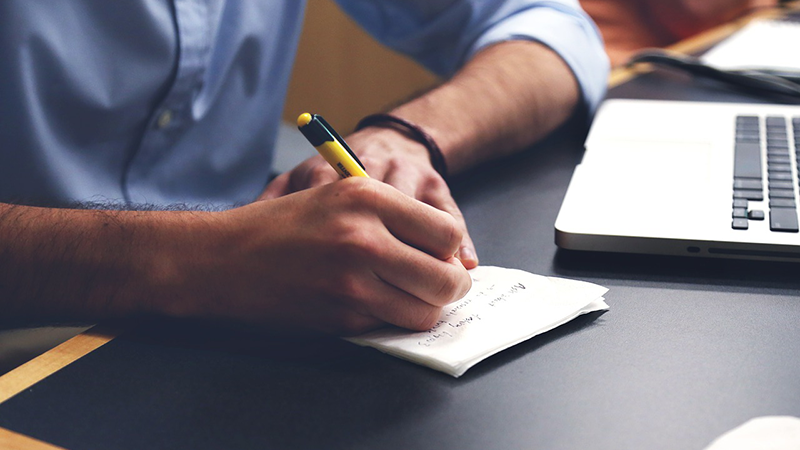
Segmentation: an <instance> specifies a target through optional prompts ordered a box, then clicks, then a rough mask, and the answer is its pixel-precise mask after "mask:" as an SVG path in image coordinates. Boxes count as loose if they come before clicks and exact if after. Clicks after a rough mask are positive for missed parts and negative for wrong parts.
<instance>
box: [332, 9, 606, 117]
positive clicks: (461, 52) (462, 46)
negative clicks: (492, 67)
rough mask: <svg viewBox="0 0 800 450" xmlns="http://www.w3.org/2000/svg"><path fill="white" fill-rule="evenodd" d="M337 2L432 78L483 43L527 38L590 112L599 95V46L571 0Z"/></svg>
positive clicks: (602, 62)
mask: <svg viewBox="0 0 800 450" xmlns="http://www.w3.org/2000/svg"><path fill="white" fill-rule="evenodd" d="M337 1H338V3H339V5H340V6H341V7H342V9H343V10H344V11H345V12H347V13H348V14H350V16H351V17H353V19H355V20H356V21H357V22H358V23H359V24H360V25H361V26H362V27H364V28H365V29H366V30H367V31H368V32H369V33H370V34H372V35H373V36H374V37H375V38H376V39H377V40H378V41H380V42H381V43H383V44H385V45H387V46H389V47H391V48H393V49H395V50H397V51H399V52H401V53H404V54H406V55H408V56H410V57H412V58H414V59H415V60H417V61H418V62H419V63H420V64H422V65H424V66H425V67H427V68H428V69H429V70H431V71H433V72H434V73H436V74H438V75H440V76H450V75H452V74H453V73H454V72H455V71H456V70H458V68H460V67H461V66H462V65H463V64H464V62H466V61H468V60H469V59H470V58H471V57H472V56H473V55H475V54H476V53H477V52H479V51H480V50H481V49H483V48H485V47H487V46H489V45H492V44H495V43H498V42H503V41H509V40H531V41H536V42H540V43H542V44H543V45H546V46H547V47H549V48H551V49H552V50H553V51H555V52H556V53H557V54H558V55H559V56H560V57H561V58H562V59H563V60H564V61H565V62H566V63H567V65H568V66H569V68H570V69H571V70H572V73H573V74H574V75H575V78H576V80H577V81H578V85H579V86H580V91H581V94H582V98H583V101H584V103H585V106H586V107H587V108H588V111H589V112H590V113H593V112H594V111H595V110H596V108H597V106H598V105H599V103H600V101H601V100H602V98H603V96H604V95H605V91H606V83H607V79H608V71H609V64H608V58H607V57H606V54H605V51H604V48H603V41H602V38H601V37H600V33H599V31H598V30H597V28H596V27H595V25H594V23H593V22H592V20H591V19H590V18H589V17H588V16H587V15H586V14H585V13H584V12H583V10H581V8H580V6H579V4H578V1H577V0H337Z"/></svg>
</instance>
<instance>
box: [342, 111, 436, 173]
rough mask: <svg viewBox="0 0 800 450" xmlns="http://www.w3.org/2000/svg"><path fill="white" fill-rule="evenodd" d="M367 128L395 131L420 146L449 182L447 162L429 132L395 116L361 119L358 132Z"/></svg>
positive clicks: (374, 116) (357, 126) (371, 116)
mask: <svg viewBox="0 0 800 450" xmlns="http://www.w3.org/2000/svg"><path fill="white" fill-rule="evenodd" d="M366 127H381V128H386V129H390V130H393V131H395V132H396V133H399V134H401V135H402V136H404V137H405V138H406V139H409V140H412V141H414V142H417V143H418V144H420V145H421V146H422V147H423V148H425V150H426V151H427V153H428V156H429V161H430V164H431V166H432V167H433V168H434V170H436V172H438V173H439V175H441V177H442V178H443V179H445V180H447V162H446V161H445V158H444V154H443V153H442V150H441V148H439V145H438V144H437V143H436V140H435V139H434V138H433V137H432V136H431V135H430V134H428V132H427V131H426V130H425V129H424V128H422V127H421V126H419V125H417V124H416V123H414V122H411V121H409V120H407V119H404V118H402V117H400V116H397V115H395V114H383V113H382V114H372V115H369V116H367V117H364V118H363V119H361V121H360V122H359V123H358V125H356V130H359V129H362V128H366Z"/></svg>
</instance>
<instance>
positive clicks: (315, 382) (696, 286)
mask: <svg viewBox="0 0 800 450" xmlns="http://www.w3.org/2000/svg"><path fill="white" fill-rule="evenodd" d="M684 81H685V79H684V78H683V77H681V76H671V75H670V76H661V75H648V76H645V77H643V78H641V79H638V80H636V81H634V82H632V83H629V84H628V85H625V86H622V87H620V88H617V89H615V90H613V91H612V93H611V95H612V96H627V97H650V98H659V97H670V98H692V99H698V98H703V99H709V98H713V99H715V100H742V101H750V100H752V99H748V98H746V97H738V96H735V95H732V94H727V93H724V92H722V91H717V90H714V89H712V88H703V87H689V86H687V85H686V84H685V83H684ZM582 139H583V136H582V135H581V133H580V132H576V131H575V128H567V129H565V130H562V132H560V133H559V134H558V135H556V136H554V137H553V138H551V139H550V140H548V141H547V142H545V143H543V144H542V145H539V146H537V147H536V148H534V149H532V150H531V151H529V152H527V153H526V154H524V155H520V156H517V157H515V158H512V159H510V160H508V161H504V162H502V163H496V164H492V165H489V166H487V167H484V168H482V169H481V170H479V171H476V172H474V173H471V174H469V175H468V176H465V177H463V178H462V179H459V180H457V181H456V183H455V185H454V192H455V194H456V196H457V200H458V201H459V203H460V205H461V206H462V208H463V211H464V214H465V215H466V218H467V221H468V223H469V224H470V230H471V233H472V236H473V238H474V239H475V242H476V244H477V247H478V250H479V252H480V255H481V257H482V262H483V263H484V264H493V265H501V266H507V267H518V268H521V269H525V270H528V271H531V272H535V273H540V274H547V275H557V276H564V277H574V278H579V279H584V280H588V281H592V282H596V283H599V284H603V285H605V286H607V287H609V288H610V289H611V290H610V292H609V293H608V295H607V301H608V303H609V305H610V306H611V311H610V312H608V313H606V314H603V315H592V316H588V317H582V318H579V319H578V320H576V321H574V322H572V323H570V324H568V325H567V326H564V327H561V328H559V329H557V330H555V331H553V332H550V333H547V334H545V335H543V336H540V337H537V338H534V339H532V340H530V341H528V342H525V343H523V344H521V345H518V346H516V347H514V348H512V349H509V350H507V351H505V352H503V353H501V354H499V355H496V356H494V357H492V358H490V359H488V360H486V361H484V362H483V363H481V364H479V365H478V366H476V367H475V368H473V369H472V370H470V371H469V372H468V373H467V374H466V375H465V376H464V377H462V378H461V379H453V378H450V377H448V376H446V375H443V374H440V373H438V372H433V371H431V370H428V369H425V368H422V367H418V366H415V365H412V364H409V363H406V362H403V361H400V360H397V359H394V358H392V357H389V356H385V355H382V354H380V353H378V352H376V351H374V350H371V349H365V348H360V347H355V346H352V345H349V344H347V343H345V342H342V341H337V340H311V341H305V342H282V341H281V340H280V339H276V338H270V337H263V336H258V337H257V336H250V335H244V334H236V333H232V332H230V331H228V330H219V329H213V328H209V327H202V326H189V325H186V326H184V325H177V324H151V325H149V326H148V327H147V328H146V329H141V328H140V330H139V331H137V332H133V333H129V334H127V335H123V336H122V337H119V338H117V339H115V340H113V341H112V342H110V343H109V344H107V345H105V346H104V347H101V348H100V349H99V350H96V351H95V352H93V353H91V354H89V355H88V356H86V357H84V358H83V359H81V360H78V361H77V362H75V363H73V364H72V365H70V366H68V367H67V368H65V369H63V370H61V371H60V372H58V373H56V374H54V375H52V376H50V377H49V378H47V379H46V380H45V381H43V382H41V383H39V384H37V385H35V386H34V387H33V388H32V389H30V390H27V391H25V392H23V393H22V394H20V395H18V396H16V397H15V398H13V399H11V400H9V401H7V402H6V403H3V404H2V405H0V427H5V428H8V429H10V430H13V431H16V432H20V433H23V434H26V435H30V436H34V437H36V438H39V439H42V440H45V441H49V442H53V443H55V444H59V445H62V446H66V447H69V448H82V449H89V448H136V449H139V448H285V449H298V448H348V449H374V448H388V449H392V448H396V449H408V448H436V449H458V450H466V449H486V448H497V449H531V448H537V449H582V448H592V449H615V450H616V449H701V448H703V447H704V446H705V445H707V444H708V443H709V442H710V441H711V440H712V439H713V438H715V437H716V436H718V435H720V434H721V433H723V432H725V431H726V430H729V429H731V428H733V427H735V426H737V425H739V424H740V423H742V422H744V421H746V420H747V419H750V418H752V417H755V416H761V415H771V414H790V415H795V416H800V383H798V380H800V358H798V357H797V355H798V354H800V295H798V287H800V278H798V277H797V275H796V273H797V271H798V268H799V267H798V266H796V265H786V264H764V263H759V264H753V263H747V262H736V261H712V260H702V259H675V258H662V257H644V256H625V255H611V254H582V253H574V252H566V251H559V250H557V249H556V247H555V245H554V244H553V222H554V220H555V217H556V214H557V212H558V208H559V206H560V202H561V199H562V197H563V195H564V192H565V190H566V187H567V183H568V181H569V178H570V175H571V173H572V169H573V167H574V166H575V164H576V163H577V162H578V161H579V160H580V157H581V143H582ZM799 238H800V237H799Z"/></svg>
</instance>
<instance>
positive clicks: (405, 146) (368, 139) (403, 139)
mask: <svg viewBox="0 0 800 450" xmlns="http://www.w3.org/2000/svg"><path fill="white" fill-rule="evenodd" d="M347 142H349V143H350V144H351V146H352V147H353V149H354V151H355V152H356V153H358V154H359V157H361V156H362V155H365V159H367V160H369V158H370V157H372V154H371V153H380V154H381V156H385V155H390V154H397V155H398V156H402V157H403V158H404V159H411V160H414V161H417V162H418V163H419V164H424V165H428V166H430V167H431V168H433V166H432V164H431V161H430V157H429V155H428V150H427V149H426V148H425V146H424V145H422V144H420V143H419V142H417V141H415V140H414V139H411V138H410V137H408V136H407V135H406V134H405V133H403V132H402V131H401V130H399V129H396V128H394V127H381V126H370V127H366V128H363V129H361V130H359V131H356V132H355V133H354V134H353V135H352V136H348V138H347ZM365 153H366V154H365Z"/></svg>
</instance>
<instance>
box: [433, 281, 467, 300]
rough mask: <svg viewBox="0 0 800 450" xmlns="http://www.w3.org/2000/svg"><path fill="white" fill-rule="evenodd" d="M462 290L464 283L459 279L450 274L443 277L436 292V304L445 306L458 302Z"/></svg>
mask: <svg viewBox="0 0 800 450" xmlns="http://www.w3.org/2000/svg"><path fill="white" fill-rule="evenodd" d="M462 290H463V287H462V283H461V281H460V280H459V279H457V278H455V277H454V276H452V275H450V274H445V275H443V276H441V277H440V278H439V283H438V289H437V290H436V299H435V300H436V304H443V305H444V304H448V303H451V302H453V301H454V300H457V299H458V296H459V295H460V294H461V291H462Z"/></svg>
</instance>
